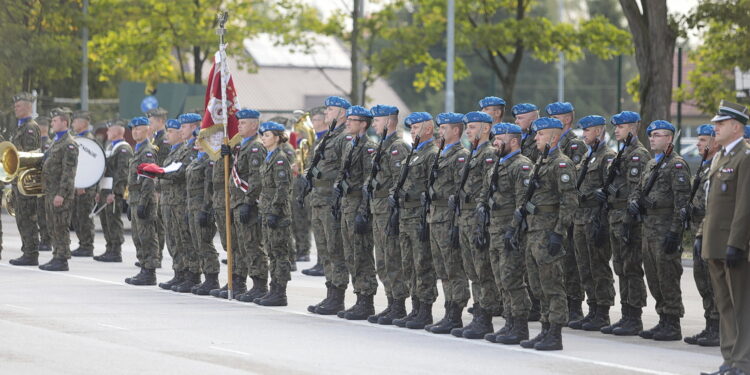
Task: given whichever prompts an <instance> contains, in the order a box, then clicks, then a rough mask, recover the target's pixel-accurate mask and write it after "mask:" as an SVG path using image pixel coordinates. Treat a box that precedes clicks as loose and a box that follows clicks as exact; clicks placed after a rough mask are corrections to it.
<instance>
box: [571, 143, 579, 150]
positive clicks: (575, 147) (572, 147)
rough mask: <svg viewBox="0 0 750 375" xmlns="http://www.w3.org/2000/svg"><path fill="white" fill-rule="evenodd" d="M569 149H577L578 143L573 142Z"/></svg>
mask: <svg viewBox="0 0 750 375" xmlns="http://www.w3.org/2000/svg"><path fill="white" fill-rule="evenodd" d="M570 149H571V150H578V145H577V144H575V143H573V144H572V145H570Z"/></svg>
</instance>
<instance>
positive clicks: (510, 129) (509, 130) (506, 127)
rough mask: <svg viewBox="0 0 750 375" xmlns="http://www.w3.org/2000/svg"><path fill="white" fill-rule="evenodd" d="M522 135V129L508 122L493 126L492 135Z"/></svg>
mask: <svg viewBox="0 0 750 375" xmlns="http://www.w3.org/2000/svg"><path fill="white" fill-rule="evenodd" d="M502 134H521V127H520V126H518V125H516V124H511V123H508V122H500V123H497V124H495V125H492V135H502Z"/></svg>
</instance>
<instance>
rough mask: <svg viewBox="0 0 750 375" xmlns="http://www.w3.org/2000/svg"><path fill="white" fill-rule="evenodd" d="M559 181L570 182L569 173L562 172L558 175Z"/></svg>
mask: <svg viewBox="0 0 750 375" xmlns="http://www.w3.org/2000/svg"><path fill="white" fill-rule="evenodd" d="M560 181H562V182H564V183H567V182H570V175H569V174H567V173H563V174H561V175H560Z"/></svg>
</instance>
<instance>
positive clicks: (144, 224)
mask: <svg viewBox="0 0 750 375" xmlns="http://www.w3.org/2000/svg"><path fill="white" fill-rule="evenodd" d="M142 163H156V153H155V151H154V149H153V147H152V146H151V143H149V142H148V141H144V142H142V143H140V144H137V145H136V146H135V153H134V154H133V158H132V159H131V160H130V166H129V168H128V206H129V209H130V218H131V220H132V228H131V232H132V233H133V236H132V237H133V243H134V244H135V251H136V256H137V257H138V262H139V263H140V264H141V267H143V268H145V269H149V270H153V269H155V268H158V267H160V266H161V259H160V258H159V249H158V246H159V244H158V242H157V237H156V221H157V218H156V210H157V204H156V181H154V180H153V179H151V178H147V177H142V176H138V166H139V165H141V164H142ZM139 206H141V207H143V209H142V210H143V214H144V215H143V216H144V217H140V216H139V215H138V207H139Z"/></svg>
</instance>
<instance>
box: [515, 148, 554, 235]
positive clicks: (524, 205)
mask: <svg viewBox="0 0 750 375" xmlns="http://www.w3.org/2000/svg"><path fill="white" fill-rule="evenodd" d="M549 150H550V145H549V143H548V144H547V145H545V146H544V151H542V154H541V155H539V158H538V159H537V161H536V163H535V164H534V171H532V173H531V177H529V186H527V187H526V192H524V193H523V198H521V204H520V205H519V208H518V211H519V212H520V214H521V217H520V218H519V219H520V220H519V221H518V227H517V228H516V230H515V232H514V233H513V239H512V240H511V243H512V245H513V248H516V249H517V248H518V245H519V244H520V243H521V242H520V238H521V232H524V231H526V229H528V227H529V225H528V223H527V222H526V216H528V215H529V213H533V212H534V211H535V207H534V206H533V204H532V203H531V198H533V197H534V192H536V189H537V187H539V170H540V169H541V168H542V163H544V160H545V159H547V156H549Z"/></svg>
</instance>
